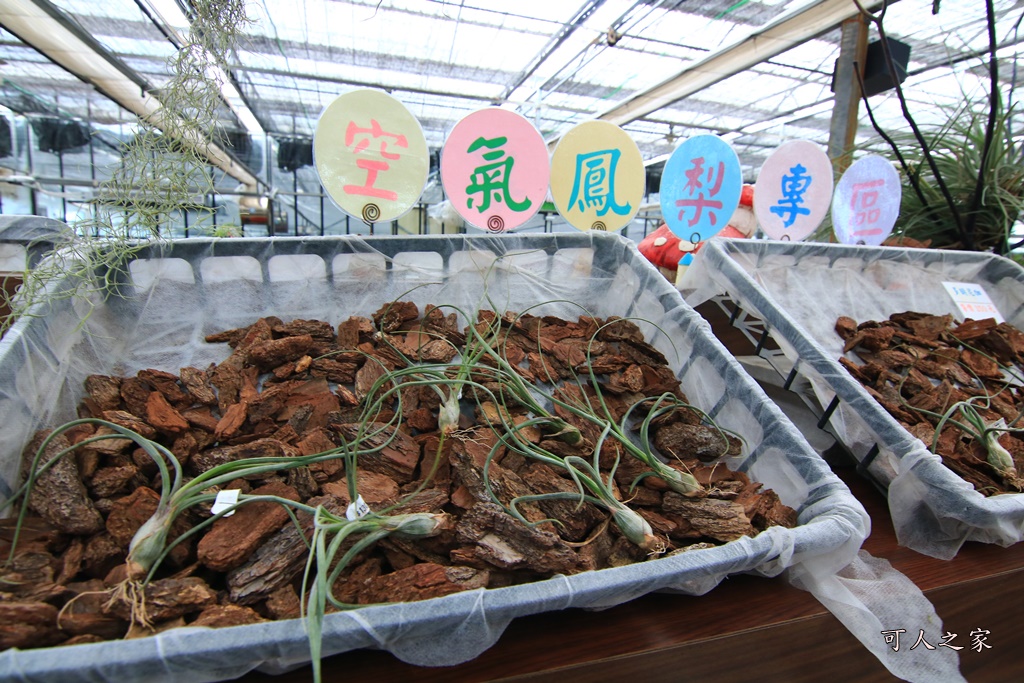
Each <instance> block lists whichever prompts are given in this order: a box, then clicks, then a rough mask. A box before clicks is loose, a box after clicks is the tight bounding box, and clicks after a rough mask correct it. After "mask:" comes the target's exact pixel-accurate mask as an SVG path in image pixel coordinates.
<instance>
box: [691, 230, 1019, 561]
mask: <svg viewBox="0 0 1024 683" xmlns="http://www.w3.org/2000/svg"><path fill="white" fill-rule="evenodd" d="M943 282H970V283H975V284H979V285H982V286H983V287H984V288H985V291H986V292H987V293H988V295H989V297H990V298H991V299H992V301H993V303H994V304H995V305H996V307H997V308H998V309H999V311H1000V313H1002V315H1003V317H1004V318H1005V319H1006V321H1007V322H1009V323H1010V324H1012V325H1015V326H1017V327H1024V269H1022V268H1021V267H1020V266H1018V265H1017V264H1016V263H1014V262H1013V261H1011V260H1009V259H1006V258H1003V257H1000V256H995V255H993V254H984V253H977V252H963V251H944V250H934V249H904V248H894V247H864V246H845V245H836V244H819V243H790V242H776V241H767V240H729V239H716V240H711V241H709V242H708V243H707V244H706V245H705V246H704V247H703V248H702V249H701V251H700V257H699V258H697V259H695V262H694V264H693V265H692V266H691V267H690V269H689V270H688V271H687V272H686V274H685V276H684V279H683V281H682V282H681V283H680V288H681V289H682V290H683V292H684V293H685V298H686V300H687V302H688V303H690V304H691V305H694V306H696V305H699V304H700V303H701V302H703V301H706V300H708V299H710V298H711V297H712V296H715V295H718V294H728V295H729V297H731V298H732V299H733V300H735V301H736V302H737V303H738V304H739V305H740V306H741V307H742V308H743V309H744V310H746V311H747V312H750V313H753V314H754V315H756V316H758V317H760V318H761V319H762V320H764V322H765V324H766V325H767V326H768V327H769V328H770V329H771V330H772V335H773V337H774V338H775V340H776V341H777V342H778V343H779V346H780V347H781V349H782V350H783V352H784V353H785V354H786V356H787V357H788V358H789V359H790V360H792V361H793V362H795V363H797V362H798V369H799V372H801V373H802V374H803V375H804V376H806V377H807V378H808V380H809V381H810V384H811V386H812V387H813V389H814V392H815V394H816V397H817V399H818V400H819V401H820V403H821V405H822V406H827V405H829V404H830V403H831V402H832V400H833V398H835V397H838V399H839V404H838V409H836V411H835V412H834V413H833V415H832V418H831V425H832V428H833V430H834V431H835V433H836V435H837V437H839V438H840V440H841V441H842V442H843V443H844V444H845V446H846V447H847V448H848V449H849V450H850V451H851V453H853V454H854V456H855V457H856V458H858V459H860V460H863V459H864V458H865V456H867V455H868V454H869V453H870V452H871V449H872V447H873V446H875V445H876V444H877V446H878V449H879V450H878V456H877V457H875V458H874V460H872V461H871V462H870V463H869V464H868V465H867V468H866V469H867V472H868V473H869V474H870V475H871V476H872V478H874V479H875V480H876V481H877V482H879V483H880V484H881V485H882V486H883V487H886V488H887V490H888V499H889V509H890V512H891V513H892V519H893V524H894V526H895V528H896V534H897V537H898V539H899V542H900V544H901V545H904V546H906V547H909V548H912V549H914V550H916V551H918V552H921V553H924V554H926V555H930V556H932V557H938V558H941V559H949V558H951V557H954V556H955V555H956V553H957V551H958V550H959V549H960V547H961V546H962V545H963V543H964V542H965V541H968V540H971V541H980V542H983V543H996V544H999V545H1002V546H1008V545H1011V544H1013V543H1017V542H1018V541H1020V540H1021V539H1022V536H1024V494H1004V495H998V496H991V497H985V496H983V495H982V494H980V493H978V492H977V491H975V490H974V488H973V487H972V486H971V485H970V484H968V483H967V482H966V481H964V480H963V479H961V478H960V477H959V476H957V475H956V474H954V473H953V472H952V471H951V470H949V469H948V468H946V467H945V466H944V465H943V464H942V462H941V459H940V458H939V456H937V455H935V454H933V453H931V452H929V451H928V448H927V446H926V445H925V444H924V442H922V441H921V440H920V439H917V438H915V437H913V436H911V434H910V433H909V432H908V431H907V430H905V429H904V428H903V427H902V426H901V425H900V424H899V422H897V421H896V420H895V419H894V418H893V417H892V416H890V415H889V413H888V412H886V410H885V409H884V408H883V407H882V406H881V405H880V404H879V403H878V402H877V401H875V400H874V399H873V398H871V396H870V395H869V394H868V393H867V391H866V390H865V389H864V388H863V387H862V386H861V385H860V383H859V382H858V381H857V380H856V379H854V378H853V377H852V376H851V375H850V374H849V373H848V372H847V371H846V370H845V369H843V367H842V366H841V365H840V364H839V358H840V357H841V356H843V343H844V342H843V340H842V339H841V338H840V337H839V335H838V334H837V333H836V332H835V322H836V320H837V319H838V317H839V316H841V315H846V316H849V317H851V318H853V319H854V320H856V321H857V322H863V321H865V320H884V319H887V318H888V317H889V316H890V315H891V314H893V313H899V312H902V311H920V312H924V313H933V314H938V315H944V314H947V313H948V314H953V315H954V316H955V317H956V318H957V319H959V320H962V319H963V315H962V314H961V313H960V312H959V309H958V308H957V306H956V304H955V303H954V302H953V300H952V298H951V297H950V296H949V295H948V293H947V292H946V289H945V288H944V287H943V284H942V283H943Z"/></svg>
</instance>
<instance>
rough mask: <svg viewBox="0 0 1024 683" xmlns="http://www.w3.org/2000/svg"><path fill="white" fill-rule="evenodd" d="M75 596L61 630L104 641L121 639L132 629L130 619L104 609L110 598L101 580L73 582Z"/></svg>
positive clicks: (69, 586) (68, 607)
mask: <svg viewBox="0 0 1024 683" xmlns="http://www.w3.org/2000/svg"><path fill="white" fill-rule="evenodd" d="M68 588H69V589H70V590H72V591H73V592H74V593H75V597H74V598H73V599H71V600H69V601H68V602H67V606H66V607H65V608H64V610H63V612H62V613H61V614H60V617H59V619H58V621H57V624H58V625H59V626H60V629H61V630H62V631H64V632H65V633H68V634H70V635H72V636H85V635H92V636H97V637H99V638H100V639H102V640H113V639H115V638H121V637H123V636H124V634H125V632H126V631H127V630H128V622H127V621H125V620H124V619H119V618H118V617H116V616H113V615H110V614H107V613H106V612H104V611H103V604H104V603H105V602H106V601H107V594H106V591H105V590H104V589H105V588H106V586H104V585H103V582H102V581H100V580H99V579H92V580H90V581H83V582H79V583H75V584H69V585H68Z"/></svg>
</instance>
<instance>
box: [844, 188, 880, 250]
mask: <svg viewBox="0 0 1024 683" xmlns="http://www.w3.org/2000/svg"><path fill="white" fill-rule="evenodd" d="M882 185H885V181H884V180H881V179H879V180H871V181H868V182H866V183H854V185H853V195H852V196H851V197H850V208H851V209H853V212H854V213H853V225H854V227H859V228H861V229H860V230H854V231H853V233H852V234H853V235H854V236H858V235H880V234H882V229H881V228H873V227H871V226H872V225H874V224H875V223H877V222H878V219H879V218H881V216H882V210H881V209H879V208H876V207H875V204H877V203H878V190H876V189H873V188H877V187H880V186H882Z"/></svg>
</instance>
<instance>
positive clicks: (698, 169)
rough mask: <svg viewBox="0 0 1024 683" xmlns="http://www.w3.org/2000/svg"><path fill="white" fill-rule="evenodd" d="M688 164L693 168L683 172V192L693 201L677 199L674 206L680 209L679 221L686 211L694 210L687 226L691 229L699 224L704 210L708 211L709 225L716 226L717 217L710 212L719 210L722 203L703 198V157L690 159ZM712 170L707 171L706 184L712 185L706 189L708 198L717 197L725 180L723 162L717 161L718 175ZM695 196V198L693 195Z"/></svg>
mask: <svg viewBox="0 0 1024 683" xmlns="http://www.w3.org/2000/svg"><path fill="white" fill-rule="evenodd" d="M690 163H691V164H693V166H692V167H691V168H690V169H689V170H688V171H684V175H685V176H686V186H685V187H684V188H683V191H684V192H686V193H687V194H689V195H690V197H693V199H678V200H676V206H677V207H679V208H680V211H679V220H683V214H685V213H686V209H687V208H689V207H693V208H695V209H696V211H695V212H694V216H693V218H691V219H690V221H689V223H688V225H689V226H690V227H691V228H692V227H693V226H695V225H697V223H699V222H700V219H701V216H702V215H703V212H704V209H708V220H709V222H710V223H711V225H717V224H718V215H717V214H716V213H715V212H714V211H712V209H721V208H722V202H720V201H717V200H713V199H709V198H707V197H705V196H704V192H702V190H703V188H704V183H703V182H702V179H701V176H702V175H704V157H697V158H696V159H690ZM714 170H715V169H714V168H709V169H708V170H707V178H706V180H707V182H709V183H713V184H712V185H711V187H709V188H708V197H715V196H717V195H718V191H719V190H720V189H722V181H723V180H724V179H725V162H724V161H719V162H718V166H717V171H718V173H717V174H716V173H714V172H713V171H714ZM695 194H696V197H694V195H695Z"/></svg>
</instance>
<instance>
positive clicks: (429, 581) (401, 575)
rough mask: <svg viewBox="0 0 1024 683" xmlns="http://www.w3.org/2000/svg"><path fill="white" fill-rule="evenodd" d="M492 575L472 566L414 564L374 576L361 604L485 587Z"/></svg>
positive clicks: (405, 600) (419, 597) (408, 599)
mask: <svg viewBox="0 0 1024 683" xmlns="http://www.w3.org/2000/svg"><path fill="white" fill-rule="evenodd" d="M489 578H490V575H489V573H488V572H487V571H485V570H480V569H474V568H473V567H445V566H441V565H437V564H428V563H424V564H415V565H413V566H411V567H408V568H406V569H399V570H398V571H395V572H392V573H390V574H384V575H383V576H379V577H377V578H375V579H371V580H370V581H369V582H368V585H367V586H366V587H365V588H364V589H363V590H361V591H360V592H359V602H360V603H361V604H374V603H382V602H412V601H414V600H428V599H430V598H438V597H441V596H442V595H451V594H452V593H459V592H462V591H467V590H474V589H476V588H486V587H487V582H488V579H489Z"/></svg>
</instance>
